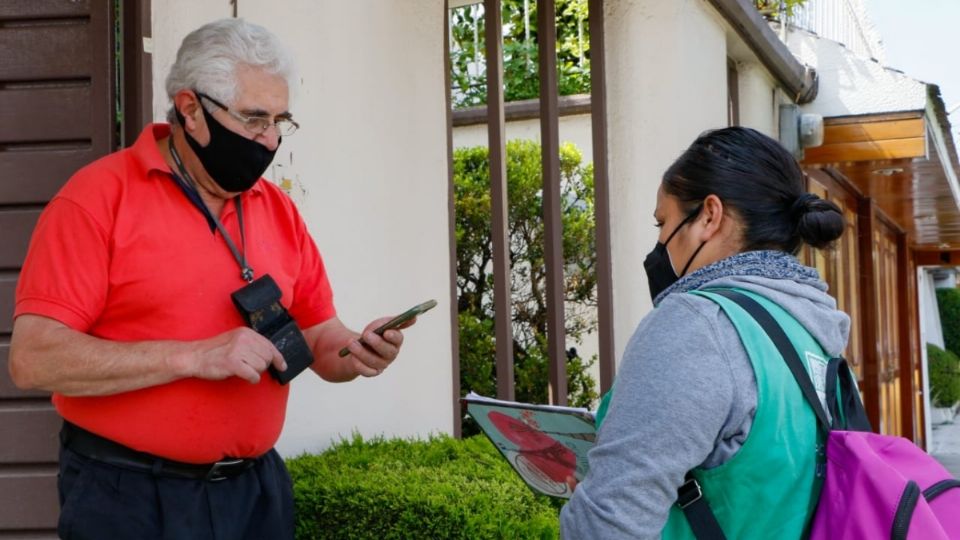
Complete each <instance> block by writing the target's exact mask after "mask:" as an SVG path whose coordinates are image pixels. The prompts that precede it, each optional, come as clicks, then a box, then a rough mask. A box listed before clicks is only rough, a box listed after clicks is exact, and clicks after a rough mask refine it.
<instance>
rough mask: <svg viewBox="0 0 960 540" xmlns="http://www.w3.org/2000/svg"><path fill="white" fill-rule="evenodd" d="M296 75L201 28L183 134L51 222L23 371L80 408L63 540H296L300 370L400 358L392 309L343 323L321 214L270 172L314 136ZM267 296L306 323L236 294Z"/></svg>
mask: <svg viewBox="0 0 960 540" xmlns="http://www.w3.org/2000/svg"><path fill="white" fill-rule="evenodd" d="M292 74H293V69H292V62H291V60H290V58H289V56H288V54H287V53H286V52H285V50H284V49H283V47H282V45H281V44H280V43H279V41H278V39H277V38H276V36H274V35H273V34H272V33H270V32H269V31H267V30H266V29H264V28H262V27H260V26H257V25H253V24H249V23H246V22H244V21H242V20H236V19H227V20H222V21H217V22H214V23H211V24H208V25H205V26H203V27H201V28H200V29H198V30H196V31H194V32H193V33H191V34H190V35H188V36H187V37H186V38H185V39H184V41H183V43H182V44H181V47H180V50H179V52H178V54H177V59H176V62H175V64H174V65H173V67H172V68H171V71H170V74H169V76H168V78H167V83H166V86H167V94H168V95H169V97H170V99H171V101H172V104H173V106H172V108H171V111H170V115H169V120H170V125H167V124H154V125H151V126H148V127H147V128H146V129H145V130H144V131H143V133H142V134H141V135H140V137H139V139H138V140H137V141H136V143H135V144H134V145H133V146H132V147H130V148H128V149H125V150H121V151H119V152H116V153H114V154H112V155H109V156H107V157H105V158H103V159H100V160H98V161H96V162H94V163H92V164H90V165H88V166H86V167H84V168H83V169H81V170H80V171H78V172H77V173H76V174H75V175H74V176H73V177H72V178H71V179H70V181H69V182H67V184H66V185H65V186H64V187H63V189H62V190H61V191H60V192H59V193H58V194H57V195H56V197H54V199H53V200H52V201H51V202H50V204H49V206H48V207H47V208H46V210H45V211H44V213H43V215H42V216H41V218H40V220H39V222H38V224H37V228H36V231H35V233H34V236H33V239H32V242H31V245H30V250H29V252H28V254H27V258H26V262H25V263H24V267H23V272H22V273H21V277H20V281H19V283H18V287H17V301H16V313H15V317H16V319H15V324H14V330H13V338H12V344H11V350H10V372H11V374H12V377H13V380H14V382H15V383H16V384H17V385H18V386H20V387H22V388H41V389H45V390H49V391H52V392H53V402H54V404H55V405H56V408H57V410H58V411H59V413H60V414H61V415H62V416H63V418H64V429H63V431H62V433H61V442H62V443H63V445H62V449H61V470H60V502H61V510H62V511H61V517H60V524H59V528H60V530H59V532H60V535H61V537H64V538H100V539H102V538H110V539H118V538H137V539H146V538H171V539H173V538H176V539H180V538H191V539H193V538H218V539H219V538H250V539H263V538H271V539H272V538H292V537H293V510H292V491H291V486H290V479H289V476H288V475H287V473H286V469H285V468H284V466H283V462H282V460H281V459H280V458H279V456H278V455H277V453H276V451H275V450H273V445H274V443H275V442H276V440H277V438H278V436H279V434H280V430H281V428H282V426H283V420H284V415H285V411H286V404H287V394H288V391H289V386H287V385H285V384H281V383H280V382H279V380H280V379H282V374H283V372H284V371H285V370H286V369H287V368H288V366H287V361H290V360H296V361H297V363H299V362H300V361H301V360H303V356H304V354H303V353H304V352H306V355H307V357H309V355H310V354H311V353H312V356H313V357H314V362H313V364H312V366H311V367H312V369H313V370H314V371H315V372H316V373H317V374H319V375H320V376H321V377H323V378H324V379H326V380H328V381H348V380H351V379H354V378H356V377H357V376H364V377H373V376H376V375H379V374H380V373H382V372H383V370H384V369H386V368H387V367H388V366H389V365H390V364H391V362H392V361H393V360H394V359H395V358H396V356H397V354H398V352H399V349H400V346H401V343H402V341H403V336H402V334H401V332H399V331H397V330H388V331H387V332H385V333H384V334H383V336H382V337H381V336H378V335H376V334H375V333H374V332H373V331H372V330H373V329H374V328H376V327H377V326H379V325H380V324H382V323H383V322H384V321H385V320H387V319H386V318H384V319H379V320H376V321H373V322H372V323H370V325H368V326H367V327H366V329H365V330H364V331H363V333H362V334H360V333H357V332H354V331H352V330H349V329H348V328H346V327H345V326H344V325H343V324H342V323H341V322H340V321H339V320H338V319H337V317H336V312H335V310H334V306H333V295H332V292H331V289H330V284H329V282H328V281H327V274H326V272H325V270H324V266H323V261H322V259H321V257H320V253H319V252H318V251H317V248H316V246H315V244H314V242H313V240H312V238H311V237H310V234H309V233H308V232H307V228H306V226H305V225H304V223H303V220H302V219H301V217H300V215H299V214H298V213H297V210H296V208H295V207H294V205H293V203H292V202H291V201H290V199H289V198H288V197H287V196H286V195H284V194H283V193H282V192H281V191H280V190H279V189H277V188H276V187H275V186H274V185H272V184H271V183H269V182H267V181H264V180H262V179H261V178H260V177H261V175H262V174H263V172H264V170H265V169H266V167H267V166H268V165H269V163H270V161H271V160H272V159H273V155H274V153H275V152H276V150H277V147H278V146H279V145H280V142H281V139H282V137H283V136H289V135H292V134H293V132H294V131H296V129H297V127H298V126H297V124H296V123H295V122H294V121H293V118H292V116H291V114H290V112H289V111H288V89H289V84H290V81H291V80H292ZM252 289H256V290H257V291H258V292H257V294H260V296H256V295H254V296H256V297H255V298H254V300H257V299H259V300H262V299H263V293H264V291H266V292H267V293H270V292H274V293H275V294H276V295H279V303H277V302H275V300H276V299H275V298H273V297H269V294H268V295H267V296H268V298H267V301H266V303H265V304H264V305H268V308H267V309H266V311H258V312H257V314H255V315H253V316H252V319H251V320H253V321H254V322H255V321H257V320H260V319H258V318H257V317H259V316H262V315H263V314H264V313H268V312H269V313H270V314H271V316H274V315H276V316H277V317H281V318H285V319H283V320H286V321H288V322H289V321H291V320H292V321H295V323H296V326H290V325H288V326H287V330H289V331H290V332H292V333H290V334H289V335H286V334H285V337H284V340H277V339H274V341H271V339H269V337H270V335H271V334H270V333H268V332H266V331H264V335H261V334H260V333H258V332H257V331H255V330H254V329H252V328H249V327H248V326H247V324H246V322H247V321H246V320H245V318H244V315H243V314H242V313H241V311H240V310H239V309H238V307H242V306H244V305H247V307H248V309H254V308H250V307H249V305H248V304H251V303H252V304H256V301H252V300H250V299H249V298H248V297H243V298H247V300H243V299H242V298H241V299H239V300H236V299H234V298H232V295H234V294H235V293H237V294H240V293H238V291H241V292H242V291H246V292H248V293H249V292H250V291H251V290H252ZM245 302H246V303H245ZM261 303H262V302H261ZM235 304H236V305H235ZM254 307H256V306H254ZM247 315H248V316H249V315H250V314H249V313H247ZM283 320H281V322H283ZM251 324H253V323H251ZM291 328H292V330H290V329H291ZM298 328H299V329H302V332H301V331H298V330H297V329H298ZM361 335H362V338H363V342H364V343H365V345H364V344H363V343H360V342H359V341H358V340H359V338H360V337H361ZM265 336H267V337H265ZM301 340H302V341H301ZM290 342H293V343H303V344H305V347H304V348H303V349H302V350H301V351H300V352H299V353H296V354H293V353H291V354H288V357H287V359H286V360H285V358H284V354H287V353H286V352H284V353H282V352H281V350H278V348H277V346H275V345H274V343H278V344H279V346H280V348H281V349H283V350H284V351H286V350H287V347H288V346H289V343H290ZM344 346H347V347H348V348H349V351H350V353H351V354H350V355H348V356H346V357H345V358H341V357H339V356H338V354H337V353H338V351H339V350H340V349H341V348H342V347H344ZM307 348H308V349H307ZM308 361H309V359H308ZM292 363H293V362H291V364H292ZM268 368H272V369H271V370H270V371H268ZM291 372H292V371H291Z"/></svg>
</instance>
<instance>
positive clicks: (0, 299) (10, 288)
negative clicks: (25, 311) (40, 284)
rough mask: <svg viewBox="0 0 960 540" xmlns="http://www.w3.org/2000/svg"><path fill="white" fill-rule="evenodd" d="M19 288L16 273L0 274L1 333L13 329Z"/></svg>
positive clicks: (7, 332)
mask: <svg viewBox="0 0 960 540" xmlns="http://www.w3.org/2000/svg"><path fill="white" fill-rule="evenodd" d="M16 288H17V275H16V274H0V333H6V334H9V333H10V332H11V331H12V330H13V299H14V292H15V291H16Z"/></svg>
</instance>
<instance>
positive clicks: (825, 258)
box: [804, 169, 864, 391]
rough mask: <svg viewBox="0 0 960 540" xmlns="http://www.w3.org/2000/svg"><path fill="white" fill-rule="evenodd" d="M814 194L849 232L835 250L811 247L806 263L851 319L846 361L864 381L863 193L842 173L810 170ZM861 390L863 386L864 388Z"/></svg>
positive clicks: (810, 182)
mask: <svg viewBox="0 0 960 540" xmlns="http://www.w3.org/2000/svg"><path fill="white" fill-rule="evenodd" d="M807 179H808V186H807V190H808V191H809V192H810V193H815V194H817V195H819V196H820V197H821V198H823V199H826V200H829V201H831V202H833V203H834V204H836V205H837V207H839V208H840V211H841V212H842V213H843V217H844V219H845V220H846V229H845V230H844V233H843V235H842V236H841V237H840V238H839V239H838V240H837V242H836V244H834V246H833V248H832V249H828V250H820V251H817V250H813V249H810V248H807V249H806V250H805V254H804V262H805V263H806V264H808V265H810V266H813V267H814V268H816V269H817V271H818V272H819V273H820V278H821V279H823V280H824V281H825V282H826V283H827V286H828V287H829V289H828V292H829V293H830V295H831V296H833V297H834V298H835V299H836V300H837V309H839V310H840V311H843V312H844V313H846V314H847V315H849V316H850V339H849V341H848V342H847V348H846V350H845V351H844V352H843V356H844V358H846V359H847V362H848V363H849V364H850V366H851V367H852V368H853V370H854V372H855V373H856V374H857V379H858V381H862V380H863V360H864V358H863V335H862V334H861V332H859V331H858V329H859V328H860V325H861V324H862V317H861V314H860V280H859V275H860V248H859V243H858V241H857V238H858V236H857V235H858V234H859V233H858V231H859V228H858V223H859V221H858V215H857V208H858V204H859V198H860V194H859V192H858V191H857V190H856V188H855V187H854V186H853V184H851V183H850V182H849V181H848V180H846V179H845V178H844V177H843V176H842V175H841V174H840V173H838V172H836V171H826V170H821V169H807ZM860 389H861V391H862V390H863V385H862V384H861V385H860Z"/></svg>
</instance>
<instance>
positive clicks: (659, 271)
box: [643, 204, 706, 300]
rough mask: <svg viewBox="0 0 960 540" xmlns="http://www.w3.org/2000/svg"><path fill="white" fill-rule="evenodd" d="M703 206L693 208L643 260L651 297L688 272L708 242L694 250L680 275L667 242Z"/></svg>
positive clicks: (695, 215) (652, 298)
mask: <svg viewBox="0 0 960 540" xmlns="http://www.w3.org/2000/svg"><path fill="white" fill-rule="evenodd" d="M702 208H703V205H702V204H700V205H698V206H697V207H696V208H694V209H693V212H691V213H690V214H689V215H688V216H687V217H685V218H684V219H683V221H681V222H680V224H679V225H677V228H676V229H674V230H673V232H672V233H670V236H668V237H667V241H666V242H657V245H656V246H654V248H653V251H651V252H650V253H648V254H647V258H646V259H644V261H643V268H644V270H646V271H647V283H649V285H650V299H651V300H655V299H656V298H657V296H658V295H659V294H660V293H661V292H663V291H664V290H666V289H667V287H669V286H671V285H673V284H674V283H676V281H677V280H678V279H680V278H681V277H683V275H684V274H686V273H687V269H688V268H690V263H692V262H693V259H694V258H695V257H696V256H697V253H700V250H701V249H703V246H704V245H705V244H706V242H703V243H702V244H700V247H698V248H697V250H696V251H694V252H693V255H691V256H690V260H688V261H687V264H686V265H684V267H683V270H682V271H681V272H680V275H679V276H678V275H677V272H676V271H675V270H674V269H673V263H672V262H670V253H669V252H668V251H667V244H669V243H670V240H673V237H674V236H676V235H677V233H678V232H680V229H682V228H683V226H684V225H686V224H687V223H689V222H690V221H692V220H693V219H694V218H695V217H697V216H698V215H699V214H700V210H701V209H702Z"/></svg>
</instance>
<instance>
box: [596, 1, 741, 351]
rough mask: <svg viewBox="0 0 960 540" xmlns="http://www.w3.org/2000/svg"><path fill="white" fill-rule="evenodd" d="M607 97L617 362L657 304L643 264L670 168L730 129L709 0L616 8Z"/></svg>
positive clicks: (609, 8)
mask: <svg viewBox="0 0 960 540" xmlns="http://www.w3.org/2000/svg"><path fill="white" fill-rule="evenodd" d="M604 17H605V20H606V29H605V31H606V40H607V42H606V47H607V49H606V50H607V76H608V80H607V100H608V105H607V107H608V114H609V120H608V134H607V135H608V139H609V153H610V158H609V159H610V183H611V186H610V190H611V197H610V199H611V200H610V202H611V235H612V240H611V243H612V248H613V254H612V257H613V287H614V291H613V298H614V332H615V337H614V339H615V341H616V343H615V349H616V357H617V360H618V361H619V359H620V357H621V355H622V353H623V350H624V348H625V346H626V343H627V341H628V340H629V339H630V336H631V335H632V334H633V331H634V328H635V327H636V325H637V323H638V322H639V321H640V319H641V318H642V317H643V315H645V314H646V313H647V312H648V311H649V310H650V308H651V301H650V294H649V288H648V286H647V280H646V276H645V274H644V272H643V259H644V257H645V256H646V254H647V252H648V251H649V250H650V249H652V248H653V246H654V244H655V243H656V241H657V229H656V228H654V227H653V211H654V208H655V207H656V192H657V186H658V185H659V183H660V177H661V175H662V174H663V171H664V170H666V168H667V167H668V166H669V165H670V163H671V162H672V161H673V160H674V159H676V158H677V157H678V156H679V155H680V153H681V152H682V151H683V150H684V149H685V148H686V147H687V146H689V144H690V143H691V142H693V140H694V139H695V138H696V136H697V135H698V134H700V133H701V132H702V131H704V130H706V129H710V128H718V127H723V126H725V125H726V124H727V111H726V107H727V103H726V89H727V84H726V77H727V56H726V45H725V42H726V36H725V30H724V28H723V23H722V22H721V20H720V18H719V15H717V14H716V12H715V11H713V9H712V8H710V7H709V6H708V5H707V3H706V2H704V1H702V0H675V1H671V2H660V1H644V2H607V3H605V12H604Z"/></svg>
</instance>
